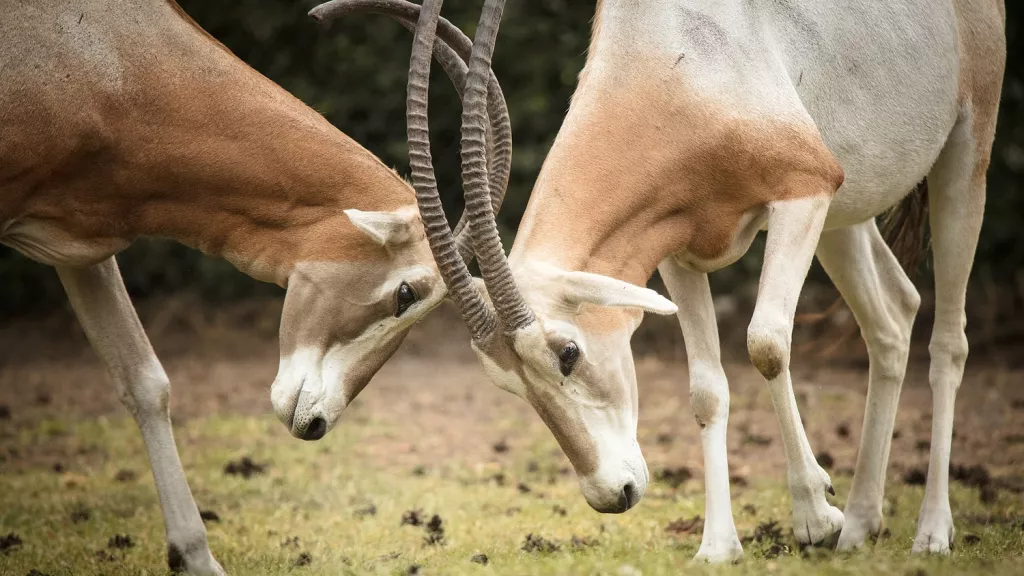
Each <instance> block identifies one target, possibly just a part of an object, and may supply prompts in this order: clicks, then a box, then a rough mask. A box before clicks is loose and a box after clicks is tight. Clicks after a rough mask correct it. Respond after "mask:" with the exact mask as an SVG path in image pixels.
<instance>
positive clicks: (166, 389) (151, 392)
mask: <svg viewBox="0 0 1024 576" xmlns="http://www.w3.org/2000/svg"><path fill="white" fill-rule="evenodd" d="M116 380H117V387H118V392H119V393H120V396H121V402H122V403H124V405H125V406H126V407H127V408H128V410H129V411H131V413H132V414H134V415H139V414H141V413H153V412H160V413H164V412H167V410H168V409H169V406H170V398H171V382H170V380H169V379H168V378H167V375H166V374H165V373H164V371H163V370H162V369H161V370H159V371H157V372H141V373H139V372H137V373H133V374H130V375H122V376H118V377H116Z"/></svg>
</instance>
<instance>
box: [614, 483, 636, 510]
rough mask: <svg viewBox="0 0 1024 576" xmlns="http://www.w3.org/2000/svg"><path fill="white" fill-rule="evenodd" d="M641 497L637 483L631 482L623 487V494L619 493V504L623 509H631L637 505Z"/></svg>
mask: <svg viewBox="0 0 1024 576" xmlns="http://www.w3.org/2000/svg"><path fill="white" fill-rule="evenodd" d="M638 500H640V497H639V496H638V495H637V493H636V485H635V484H633V483H632V482H630V483H629V484H626V485H625V486H623V487H622V494H620V495H619V505H620V506H621V507H622V509H623V511H625V510H629V509H630V508H632V507H633V506H635V505H636V503H637V501H638Z"/></svg>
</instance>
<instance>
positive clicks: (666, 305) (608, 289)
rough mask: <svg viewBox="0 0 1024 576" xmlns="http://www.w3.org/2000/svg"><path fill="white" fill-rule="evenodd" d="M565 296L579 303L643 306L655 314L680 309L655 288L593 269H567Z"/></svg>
mask: <svg viewBox="0 0 1024 576" xmlns="http://www.w3.org/2000/svg"><path fill="white" fill-rule="evenodd" d="M562 280H563V283H562V285H563V286H564V287H565V297H566V299H567V300H569V301H570V302H574V303H576V304H584V303H585V304H597V305H598V306H612V307H625V308H640V309H642V310H643V311H644V312H652V313H654V314H675V313H676V311H678V310H679V308H678V307H677V306H676V305H675V304H673V303H672V301H671V300H669V299H668V298H665V297H664V296H662V295H661V294H658V293H657V292H655V291H654V290H650V289H648V288H641V287H639V286H636V285H633V284H630V283H629V282H623V281H622V280H616V279H615V278H611V277H609V276H602V275H600V274H591V273H589V272H564V273H563V277H562Z"/></svg>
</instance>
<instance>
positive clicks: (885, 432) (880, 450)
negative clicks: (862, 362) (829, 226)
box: [818, 220, 921, 550]
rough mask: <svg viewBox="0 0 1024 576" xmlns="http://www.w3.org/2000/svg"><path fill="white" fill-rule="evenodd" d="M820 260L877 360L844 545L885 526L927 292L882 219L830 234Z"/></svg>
mask: <svg viewBox="0 0 1024 576" xmlns="http://www.w3.org/2000/svg"><path fill="white" fill-rule="evenodd" d="M818 259H819V260H820V261H821V264H822V266H823V267H824V268H825V271H826V272H828V275H829V277H830V278H832V281H833V282H834V283H835V285H836V287H837V288H839V292H840V293H841V294H842V295H843V298H844V299H845V300H846V303H847V304H849V306H850V309H851V310H852V311H853V315H854V317H855V318H856V319H857V324H858V325H859V326H860V329H861V335H862V337H863V338H864V342H865V343H866V344H867V348H868V358H869V360H870V367H869V371H868V398H867V406H866V408H865V410H864V428H863V432H862V433H861V438H860V450H859V452H858V453H857V468H856V473H855V475H854V477H853V487H852V488H851V489H850V497H849V498H848V499H847V501H846V510H845V511H844V520H843V531H842V534H840V536H839V549H841V550H843V549H850V548H856V547H858V546H861V545H862V544H864V541H865V539H866V538H867V536H868V535H869V534H878V532H879V531H880V530H881V528H882V497H883V496H884V493H885V470H886V464H887V463H888V461H889V448H890V445H891V443H892V429H893V424H894V423H895V420H896V408H897V406H898V404H899V399H900V388H901V387H902V385H903V376H904V374H905V373H906V370H907V357H908V356H909V354H910V331H911V329H912V328H913V326H914V316H915V315H916V314H917V308H918V306H919V305H920V303H921V297H920V296H919V295H918V293H917V290H916V289H915V288H914V285H913V284H912V283H911V282H910V279H909V278H907V275H906V273H904V271H903V268H902V267H901V266H900V263H899V261H897V260H896V257H895V256H894V255H893V253H892V251H891V250H890V249H889V247H888V246H887V245H886V243H885V240H884V239H883V238H882V235H881V234H880V233H879V232H878V226H877V225H876V224H875V221H874V220H869V221H867V222H864V223H862V224H858V225H857V226H851V227H849V228H843V229H840V230H834V231H830V232H825V233H824V234H822V235H821V240H820V241H819V242H818Z"/></svg>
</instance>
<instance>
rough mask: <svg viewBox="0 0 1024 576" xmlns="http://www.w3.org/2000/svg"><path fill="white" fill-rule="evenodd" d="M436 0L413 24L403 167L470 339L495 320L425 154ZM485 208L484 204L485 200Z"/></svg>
mask: <svg viewBox="0 0 1024 576" xmlns="http://www.w3.org/2000/svg"><path fill="white" fill-rule="evenodd" d="M440 12H441V0H424V2H423V8H422V10H421V11H420V17H419V20H418V21H417V24H416V34H415V37H414V38H413V42H412V56H411V57H410V58H409V88H408V96H407V99H406V123H407V130H408V136H409V166H410V168H411V172H412V183H413V188H415V189H416V203H417V204H419V209H420V218H421V219H422V220H423V227H424V228H425V229H426V232H427V240H428V241H429V243H430V250H431V252H433V254H434V261H435V262H437V267H438V269H439V270H440V271H441V276H442V277H443V278H444V281H445V284H447V285H448V295H449V296H450V297H451V298H452V300H453V301H454V302H455V304H456V306H457V307H458V308H459V312H460V313H461V314H462V319H463V320H464V321H465V322H466V325H467V326H468V327H469V331H470V333H471V334H472V336H473V340H474V341H480V340H484V339H488V338H490V336H491V334H492V333H493V332H494V329H495V324H496V322H497V319H496V318H495V316H494V312H493V311H492V310H491V309H490V307H489V306H488V305H487V303H486V302H485V301H484V299H483V296H482V295H481V294H480V292H479V291H478V290H477V288H476V286H475V285H474V284H473V277H472V276H470V274H469V270H468V269H467V268H466V263H465V262H464V261H463V260H462V257H461V256H460V255H459V252H458V250H457V249H456V245H455V240H454V238H452V232H451V229H450V228H449V227H448V220H447V219H446V218H445V216H444V210H443V209H442V208H441V197H440V196H439V195H438V192H437V180H436V179H435V178H434V166H433V164H432V163H431V157H430V133H429V122H428V116H427V92H428V88H429V86H430V52H431V49H432V47H433V45H434V36H435V31H436V29H437V21H438V19H439V18H440ZM487 206H488V207H490V202H487Z"/></svg>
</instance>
